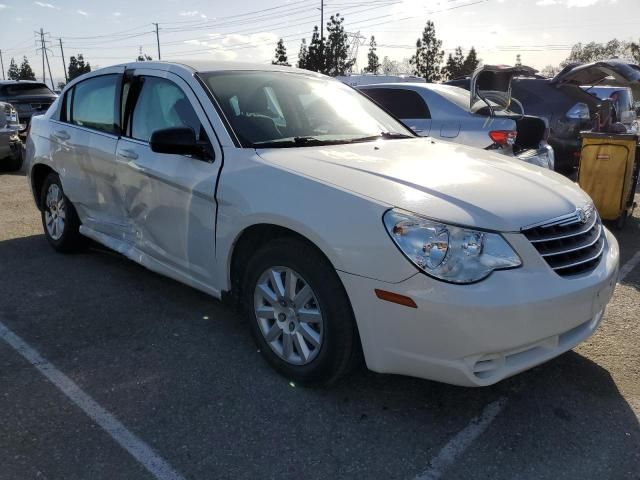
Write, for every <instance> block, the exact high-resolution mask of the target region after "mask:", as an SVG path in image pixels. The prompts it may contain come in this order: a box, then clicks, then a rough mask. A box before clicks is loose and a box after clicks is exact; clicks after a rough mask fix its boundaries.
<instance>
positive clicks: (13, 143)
mask: <svg viewBox="0 0 640 480" xmlns="http://www.w3.org/2000/svg"><path fill="white" fill-rule="evenodd" d="M21 154H22V142H21V141H20V139H19V137H18V133H17V132H16V131H15V130H10V129H0V162H2V161H4V160H15V159H17V158H19V157H20V155H21Z"/></svg>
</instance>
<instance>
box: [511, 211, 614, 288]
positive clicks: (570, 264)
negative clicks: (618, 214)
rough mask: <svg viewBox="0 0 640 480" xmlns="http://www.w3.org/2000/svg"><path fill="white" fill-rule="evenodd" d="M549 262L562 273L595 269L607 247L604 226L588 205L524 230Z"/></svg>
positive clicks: (584, 271)
mask: <svg viewBox="0 0 640 480" xmlns="http://www.w3.org/2000/svg"><path fill="white" fill-rule="evenodd" d="M522 233H524V235H525V236H526V237H527V238H528V239H529V241H530V242H531V243H532V244H533V246H534V247H535V248H536V250H538V252H539V253H540V255H542V258H544V259H545V260H546V262H547V263H548V264H549V266H550V267H551V268H552V269H553V270H554V271H555V272H556V273H557V274H558V275H561V276H563V277H569V276H573V275H579V274H581V273H587V272H590V271H592V270H593V269H594V268H596V266H597V265H598V263H599V262H600V258H602V252H603V251H604V245H605V240H604V228H603V227H602V222H601V221H600V217H599V216H598V212H597V211H596V210H595V209H594V208H593V207H589V208H586V209H578V210H576V212H574V213H572V214H570V215H565V216H564V217H560V218H557V219H555V220H551V221H549V222H546V223H544V224H540V225H536V226H534V227H531V228H527V229H525V230H523V231H522Z"/></svg>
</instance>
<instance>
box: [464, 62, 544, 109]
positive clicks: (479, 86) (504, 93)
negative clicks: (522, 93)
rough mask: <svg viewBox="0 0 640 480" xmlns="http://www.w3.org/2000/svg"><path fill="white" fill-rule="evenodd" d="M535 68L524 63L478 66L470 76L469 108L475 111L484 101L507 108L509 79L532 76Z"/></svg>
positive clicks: (499, 107)
mask: <svg viewBox="0 0 640 480" xmlns="http://www.w3.org/2000/svg"><path fill="white" fill-rule="evenodd" d="M536 72H537V70H535V69H533V68H531V67H527V66H524V65H521V66H517V67H510V66H508V65H484V66H482V67H480V68H478V69H477V70H476V71H475V72H473V75H472V77H471V86H470V91H471V100H470V102H471V103H470V105H469V107H470V109H471V111H472V112H473V111H475V110H477V109H478V107H479V106H480V105H482V106H485V105H486V103H485V102H487V101H488V102H490V103H492V104H495V107H496V108H497V109H500V110H508V109H509V106H510V105H511V80H512V79H513V77H518V76H527V77H530V76H533V75H535V73H536Z"/></svg>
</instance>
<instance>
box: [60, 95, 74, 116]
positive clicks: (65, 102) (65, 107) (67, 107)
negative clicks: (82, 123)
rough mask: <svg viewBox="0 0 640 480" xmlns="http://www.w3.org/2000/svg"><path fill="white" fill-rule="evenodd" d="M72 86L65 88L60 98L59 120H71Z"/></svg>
mask: <svg viewBox="0 0 640 480" xmlns="http://www.w3.org/2000/svg"><path fill="white" fill-rule="evenodd" d="M73 90H74V89H73V88H72V89H70V90H67V91H66V92H65V94H64V98H63V99H62V106H61V107H60V121H61V122H71V99H72V98H73Z"/></svg>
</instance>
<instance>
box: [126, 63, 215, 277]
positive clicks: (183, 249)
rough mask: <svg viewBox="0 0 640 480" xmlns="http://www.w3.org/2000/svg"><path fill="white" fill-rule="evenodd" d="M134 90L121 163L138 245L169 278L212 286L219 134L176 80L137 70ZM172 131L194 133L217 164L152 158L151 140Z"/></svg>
mask: <svg viewBox="0 0 640 480" xmlns="http://www.w3.org/2000/svg"><path fill="white" fill-rule="evenodd" d="M125 88H127V87H125ZM128 88H129V92H131V93H130V94H129V99H128V101H127V105H126V109H125V111H126V112H127V115H126V119H125V121H124V127H125V129H124V132H123V136H122V138H121V139H120V141H119V142H118V145H117V151H116V161H117V164H118V179H119V185H118V187H119V188H120V190H121V195H122V197H123V198H124V202H125V208H126V213H127V217H128V219H129V221H130V224H131V228H132V229H133V237H134V242H135V246H136V247H137V249H138V250H139V251H140V252H142V253H143V254H145V255H148V256H149V257H151V258H152V259H153V260H155V261H158V262H160V263H161V264H162V265H163V266H164V268H165V270H166V271H165V273H166V274H168V275H171V276H174V277H176V276H178V277H181V278H182V279H186V280H187V281H191V282H192V283H193V282H195V283H197V284H198V286H200V287H202V286H203V285H204V286H205V287H206V286H211V285H212V284H213V281H212V278H213V275H212V273H213V269H214V259H215V250H214V247H215V244H214V241H215V217H216V201H215V185H216V179H217V176H218V170H219V168H220V166H221V163H222V152H221V150H220V148H219V145H218V143H217V141H215V138H216V137H215V134H214V132H213V129H212V127H211V125H210V124H209V121H208V119H207V116H206V115H205V112H204V110H203V108H202V106H201V105H200V102H199V101H198V99H197V97H196V95H195V94H194V92H193V90H192V89H191V88H190V86H189V85H188V84H187V83H186V82H185V81H184V80H182V79H181V78H180V77H178V76H177V75H175V74H173V73H170V72H159V71H157V70H150V69H149V70H146V69H141V70H136V71H135V73H134V76H133V79H132V80H131V83H130V87H128ZM172 127H190V128H192V129H193V130H194V132H195V134H196V137H197V138H198V140H199V141H200V142H202V143H203V144H206V145H207V148H208V149H209V151H210V154H211V158H209V159H200V158H195V157H191V156H185V155H174V154H160V153H155V152H153V151H151V148H150V146H149V140H150V138H151V134H152V133H153V132H155V131H156V130H162V129H166V128H172ZM210 139H214V141H211V140H210Z"/></svg>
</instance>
